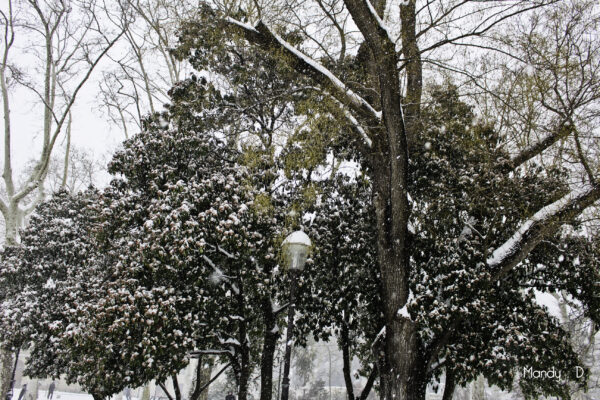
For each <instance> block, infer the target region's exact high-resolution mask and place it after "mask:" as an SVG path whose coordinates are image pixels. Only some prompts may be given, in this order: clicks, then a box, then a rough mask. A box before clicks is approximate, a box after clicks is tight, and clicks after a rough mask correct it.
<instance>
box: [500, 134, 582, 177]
mask: <svg viewBox="0 0 600 400" xmlns="http://www.w3.org/2000/svg"><path fill="white" fill-rule="evenodd" d="M571 131H572V128H571V127H570V126H568V125H564V124H562V125H560V126H559V127H558V128H556V130H555V131H554V132H552V133H550V134H548V135H547V136H546V137H544V138H543V139H540V140H539V141H537V142H535V143H533V144H531V145H529V146H527V147H526V148H525V149H523V150H522V151H521V152H520V153H518V154H515V155H513V156H512V157H511V158H510V164H509V165H507V167H509V170H512V169H514V168H516V167H518V166H519V165H521V164H523V163H524V162H526V161H528V160H531V159H532V158H533V157H535V156H537V155H539V154H541V153H542V152H543V151H544V150H546V149H547V148H549V147H550V146H552V145H553V144H554V143H556V142H558V141H559V140H560V139H562V138H564V137H565V136H567V135H568V134H569V133H570V132H571Z"/></svg>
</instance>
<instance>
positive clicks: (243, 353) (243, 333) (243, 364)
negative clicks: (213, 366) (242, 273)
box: [237, 280, 251, 400]
mask: <svg viewBox="0 0 600 400" xmlns="http://www.w3.org/2000/svg"><path fill="white" fill-rule="evenodd" d="M237 284H238V294H237V297H238V315H240V316H244V315H245V313H244V285H243V282H242V280H238V282H237ZM247 324H248V323H247V322H246V319H245V318H241V319H240V320H239V336H238V341H239V343H240V346H239V352H240V366H239V380H238V383H239V390H238V400H247V398H248V381H249V380H250V372H251V371H250V348H249V343H248V340H247V334H248V328H247Z"/></svg>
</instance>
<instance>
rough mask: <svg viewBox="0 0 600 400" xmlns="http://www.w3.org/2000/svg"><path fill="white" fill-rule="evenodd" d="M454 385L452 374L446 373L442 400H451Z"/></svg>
mask: <svg viewBox="0 0 600 400" xmlns="http://www.w3.org/2000/svg"><path fill="white" fill-rule="evenodd" d="M455 385H456V383H455V380H454V374H453V373H452V372H449V371H446V383H445V385H444V395H443V396H442V400H452V396H453V395H454V387H455Z"/></svg>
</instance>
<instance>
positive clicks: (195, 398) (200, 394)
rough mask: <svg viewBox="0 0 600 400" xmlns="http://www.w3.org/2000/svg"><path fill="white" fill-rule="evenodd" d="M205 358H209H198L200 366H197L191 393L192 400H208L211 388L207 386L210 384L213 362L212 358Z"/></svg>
mask: <svg viewBox="0 0 600 400" xmlns="http://www.w3.org/2000/svg"><path fill="white" fill-rule="evenodd" d="M205 357H207V356H200V357H199V358H198V365H197V366H196V376H195V377H194V382H193V389H192V392H191V393H190V400H207V399H208V389H209V388H208V387H205V386H206V385H207V384H208V383H209V382H210V376H211V374H212V370H213V361H212V359H211V358H208V359H205ZM202 389H204V390H202ZM200 390H202V391H200Z"/></svg>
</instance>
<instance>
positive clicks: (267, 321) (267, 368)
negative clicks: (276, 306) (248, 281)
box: [260, 297, 279, 400]
mask: <svg viewBox="0 0 600 400" xmlns="http://www.w3.org/2000/svg"><path fill="white" fill-rule="evenodd" d="M262 308H263V318H264V337H263V351H262V355H261V360H260V400H271V399H272V397H273V360H274V358H275V348H276V346H277V340H278V339H279V332H278V331H277V330H276V328H277V325H276V322H277V321H276V316H275V314H274V312H273V305H272V304H271V299H270V298H268V297H265V298H264V299H263V304H262Z"/></svg>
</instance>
